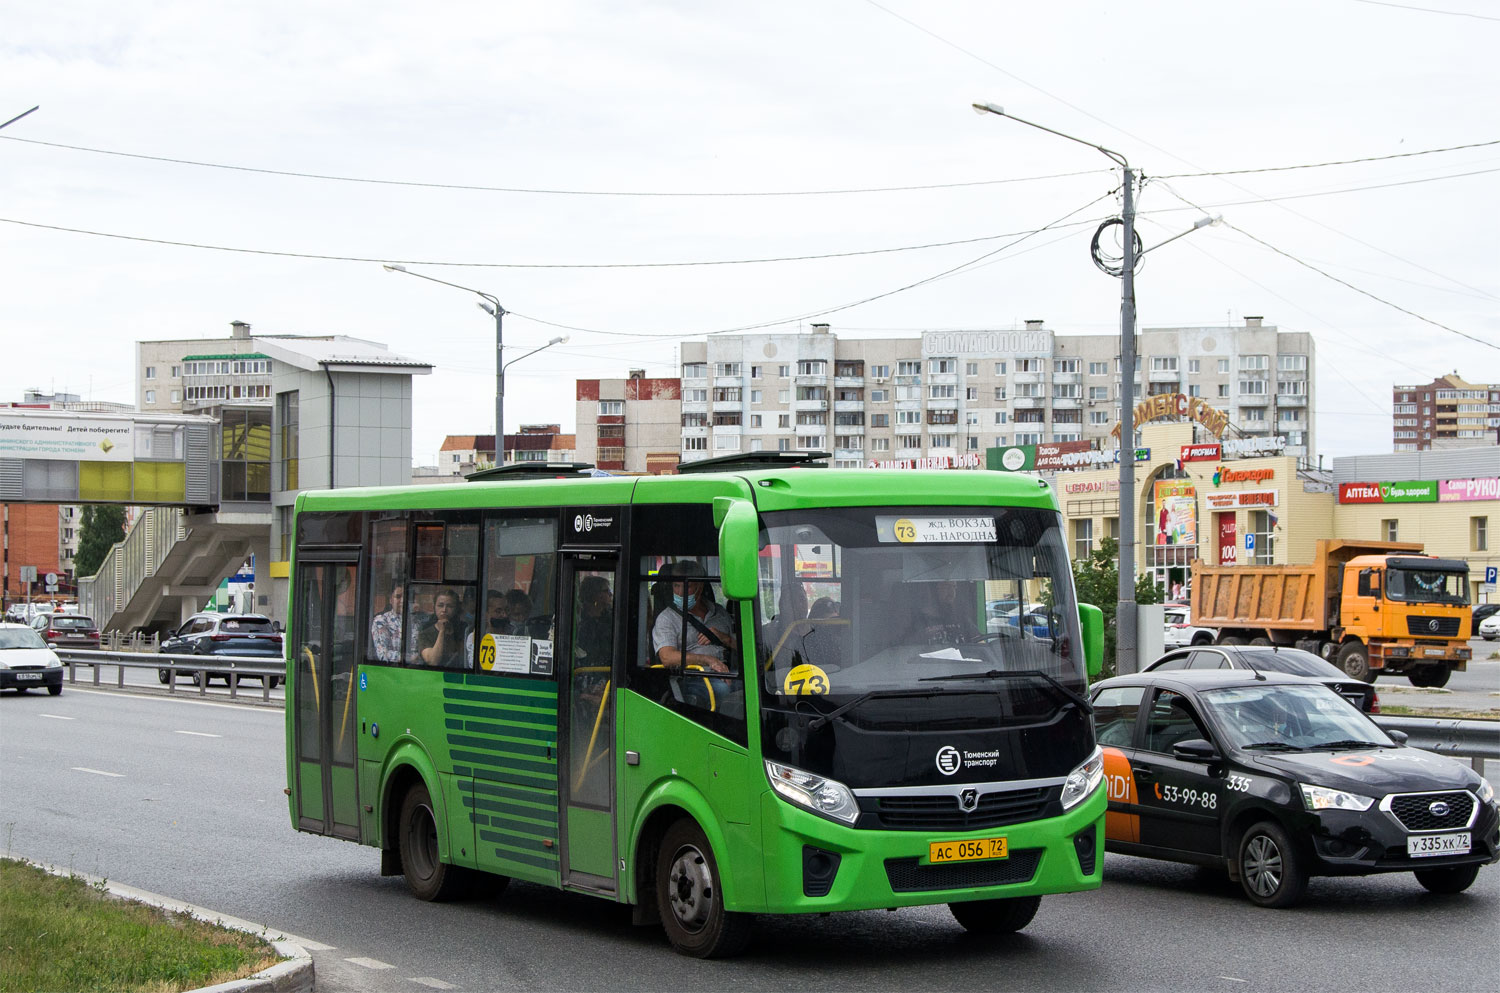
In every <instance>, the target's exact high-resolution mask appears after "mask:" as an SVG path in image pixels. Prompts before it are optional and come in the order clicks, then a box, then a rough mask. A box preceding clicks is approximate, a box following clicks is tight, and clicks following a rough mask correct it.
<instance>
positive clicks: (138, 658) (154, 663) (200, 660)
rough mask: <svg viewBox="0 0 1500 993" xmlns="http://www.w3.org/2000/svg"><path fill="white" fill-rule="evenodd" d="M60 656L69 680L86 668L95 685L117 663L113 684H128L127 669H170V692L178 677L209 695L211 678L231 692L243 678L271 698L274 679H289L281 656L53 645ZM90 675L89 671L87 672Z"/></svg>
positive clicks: (174, 689)
mask: <svg viewBox="0 0 1500 993" xmlns="http://www.w3.org/2000/svg"><path fill="white" fill-rule="evenodd" d="M53 651H54V652H56V653H57V657H58V659H59V660H60V661H61V662H62V664H63V665H65V666H67V668H68V682H70V683H77V682H78V670H79V669H87V670H89V671H90V672H91V674H92V676H93V678H92V680H91V682H92V683H93V685H95V686H102V685H104V681H103V679H102V674H103V671H104V670H105V669H107V668H109V667H110V666H114V667H115V670H116V671H115V681H114V685H115V686H116V687H118V688H120V689H124V688H125V670H127V669H141V670H145V671H148V672H158V673H159V672H162V671H165V672H166V673H167V680H166V687H167V692H168V693H176V692H178V690H177V679H178V677H179V676H186V677H187V678H188V679H189V680H191V681H192V682H193V684H194V685H195V688H196V690H197V693H198V695H199V696H207V695H208V681H209V679H210V678H215V679H218V678H223V679H225V681H226V682H227V683H228V684H229V696H230V697H231V698H237V697H239V696H240V680H241V679H244V678H250V679H255V680H257V681H258V682H259V684H260V694H259V695H260V698H261V700H263V701H269V700H270V699H271V683H272V682H273V680H274V681H276V682H281V681H283V680H285V679H286V663H285V662H284V661H282V660H280V659H266V658H247V657H244V656H239V655H163V654H159V653H150V652H121V651H107V650H102V651H90V650H88V649H83V648H54V649H53ZM86 675H87V674H86Z"/></svg>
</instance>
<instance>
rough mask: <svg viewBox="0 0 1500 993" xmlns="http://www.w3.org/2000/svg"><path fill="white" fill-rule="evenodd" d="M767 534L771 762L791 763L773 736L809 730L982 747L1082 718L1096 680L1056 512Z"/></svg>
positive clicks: (794, 528) (792, 522)
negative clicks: (1069, 716) (1079, 712)
mask: <svg viewBox="0 0 1500 993" xmlns="http://www.w3.org/2000/svg"><path fill="white" fill-rule="evenodd" d="M762 521H763V532H762V536H761V537H762V540H761V551H760V574H761V596H760V601H759V604H758V606H759V619H760V623H759V629H758V632H757V644H758V646H759V647H758V649H757V655H758V665H759V668H760V670H761V679H762V691H761V698H762V701H763V710H764V711H765V713H764V715H763V716H764V725H765V728H766V731H767V734H766V735H765V738H766V741H767V748H768V754H770V753H771V752H775V751H785V750H784V749H778V748H777V747H776V746H775V742H776V741H777V740H778V738H777V732H778V731H781V730H783V729H784V728H787V729H790V730H789V731H788V734H783V735H781V739H782V743H783V744H785V743H786V741H787V740H789V739H793V738H794V739H798V740H801V739H802V738H803V737H805V735H803V734H802V733H801V732H800V731H797V730H796V729H797V728H803V727H805V726H806V724H807V722H808V721H809V720H811V721H812V723H813V724H814V725H815V727H813V728H812V730H813V731H817V730H819V729H821V728H823V727H826V726H827V725H829V724H839V725H843V726H845V727H847V728H858V729H861V730H863V731H873V732H879V731H888V732H895V733H897V734H909V733H914V732H922V731H935V730H967V731H982V730H994V729H1000V728H1019V727H1023V726H1027V725H1031V724H1036V723H1045V722H1048V721H1050V720H1052V719H1053V718H1054V717H1055V715H1056V714H1057V712H1058V711H1059V710H1060V709H1064V708H1076V707H1077V703H1076V700H1077V696H1076V694H1081V693H1083V692H1084V689H1085V685H1086V677H1085V674H1084V660H1083V653H1082V651H1081V645H1082V642H1081V641H1080V638H1079V630H1078V608H1077V605H1076V603H1075V601H1074V599H1073V582H1072V573H1071V571H1070V568H1069V565H1068V558H1067V554H1066V548H1065V545H1064V541H1063V537H1062V532H1061V528H1060V525H1059V519H1058V515H1057V514H1056V512H1054V511H1043V510H1038V509H1033V508H1004V507H983V508H975V507H967V508H934V507H920V508H916V507H850V508H837V509H823V510H804V511H786V512H780V513H767V514H765V515H763V518H762ZM796 750H797V751H801V750H802V749H796ZM802 761H803V763H804V766H805V765H806V764H807V762H808V759H807V758H806V757H804V758H803V760H802Z"/></svg>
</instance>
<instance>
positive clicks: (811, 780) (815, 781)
mask: <svg viewBox="0 0 1500 993" xmlns="http://www.w3.org/2000/svg"><path fill="white" fill-rule="evenodd" d="M766 775H767V776H768V777H769V778H770V780H771V788H772V789H774V790H775V791H776V792H777V793H780V794H781V795H782V796H783V797H785V798H786V799H788V800H790V801H791V802H792V803H795V804H796V805H797V806H799V807H806V808H807V809H808V810H811V811H812V812H813V813H815V814H822V815H823V816H824V817H831V818H833V819H834V820H836V821H843V822H844V823H845V824H853V823H854V822H855V821H857V820H858V819H859V804H858V803H856V802H855V801H854V794H853V793H850V792H849V787H847V786H845V785H844V784H843V783H840V782H838V781H837V780H833V779H824V778H823V777H822V776H815V775H813V774H812V773H810V772H804V771H803V770H801V769H798V768H795V767H793V766H789V765H782V764H781V763H780V762H772V761H771V760H770V759H766Z"/></svg>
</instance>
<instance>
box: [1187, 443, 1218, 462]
mask: <svg viewBox="0 0 1500 993" xmlns="http://www.w3.org/2000/svg"><path fill="white" fill-rule="evenodd" d="M1222 453H1223V446H1221V445H1219V444H1218V443H1217V442H1215V443H1214V444H1212V445H1183V446H1182V454H1181V455H1179V456H1177V458H1178V460H1179V461H1182V462H1217V461H1219V459H1221V458H1223V454H1222Z"/></svg>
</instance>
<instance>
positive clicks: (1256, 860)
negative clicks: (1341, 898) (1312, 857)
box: [1239, 821, 1307, 907]
mask: <svg viewBox="0 0 1500 993" xmlns="http://www.w3.org/2000/svg"><path fill="white" fill-rule="evenodd" d="M1239 870H1240V872H1239V876H1240V885H1241V886H1243V887H1244V889H1245V895H1246V896H1248V897H1249V898H1250V902H1251V903H1254V904H1258V905H1259V906H1262V907H1290V906H1291V905H1292V904H1294V903H1296V902H1297V901H1298V900H1301V899H1302V894H1303V893H1305V892H1307V873H1306V872H1304V871H1303V869H1302V856H1301V855H1299V854H1298V853H1297V850H1296V849H1295V848H1294V847H1293V846H1292V839H1290V838H1288V837H1287V834H1286V832H1285V831H1283V830H1282V829H1281V825H1280V824H1276V823H1274V822H1272V821H1261V822H1260V823H1259V824H1256V825H1254V826H1253V827H1251V828H1250V830H1248V831H1246V832H1245V835H1244V837H1242V838H1241V839H1240V849H1239Z"/></svg>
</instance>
